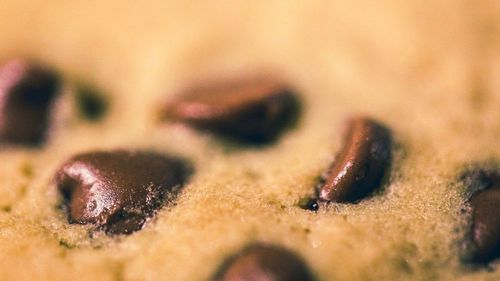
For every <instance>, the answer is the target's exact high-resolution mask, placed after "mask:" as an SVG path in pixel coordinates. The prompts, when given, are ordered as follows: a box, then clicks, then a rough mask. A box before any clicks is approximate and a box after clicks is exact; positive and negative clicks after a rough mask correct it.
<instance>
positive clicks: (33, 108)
mask: <svg viewBox="0 0 500 281" xmlns="http://www.w3.org/2000/svg"><path fill="white" fill-rule="evenodd" d="M58 88H59V79H58V77H57V75H56V74H55V73H54V72H51V71H49V70H46V69H43V68H41V67H40V66H38V65H33V64H29V63H28V62H26V61H22V60H11V61H9V62H7V63H6V64H4V65H3V66H2V67H1V68H0V140H3V141H7V142H13V143H24V144H36V143H39V142H41V141H42V140H43V138H44V137H45V135H46V132H47V129H48V127H49V119H50V111H51V105H52V103H53V100H54V98H55V97H56V95H57V94H58V92H59V91H58Z"/></svg>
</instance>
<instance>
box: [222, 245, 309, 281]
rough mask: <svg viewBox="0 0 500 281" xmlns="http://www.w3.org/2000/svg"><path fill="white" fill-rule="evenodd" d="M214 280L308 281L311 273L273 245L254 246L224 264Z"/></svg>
mask: <svg viewBox="0 0 500 281" xmlns="http://www.w3.org/2000/svg"><path fill="white" fill-rule="evenodd" d="M213 280H215V281H260V280H265V281H310V280H314V278H313V275H312V273H311V272H310V270H309V268H308V267H307V266H306V264H305V263H304V261H302V259H300V258H299V257H298V256H296V255H295V254H294V253H292V252H290V251H288V250H286V249H284V248H281V247H278V246H274V245H263V244H256V245H252V246H249V247H247V248H245V249H243V250H242V251H241V252H240V253H238V254H237V255H235V256H233V257H231V258H229V259H228V260H227V261H226V262H224V263H223V265H222V267H221V269H220V270H219V272H218V273H217V274H216V275H215V278H214V279H213Z"/></svg>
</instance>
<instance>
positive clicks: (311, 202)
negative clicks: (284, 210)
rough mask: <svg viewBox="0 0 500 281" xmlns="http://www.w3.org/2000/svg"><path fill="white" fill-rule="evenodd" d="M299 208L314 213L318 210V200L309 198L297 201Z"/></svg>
mask: <svg viewBox="0 0 500 281" xmlns="http://www.w3.org/2000/svg"><path fill="white" fill-rule="evenodd" d="M299 207H300V208H302V209H304V210H308V211H313V212H316V211H318V210H319V204H318V199H316V198H309V197H307V198H302V199H301V200H300V201H299Z"/></svg>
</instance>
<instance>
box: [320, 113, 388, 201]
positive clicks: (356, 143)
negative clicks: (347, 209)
mask: <svg viewBox="0 0 500 281" xmlns="http://www.w3.org/2000/svg"><path fill="white" fill-rule="evenodd" d="M391 147H392V137H391V133H390V131H389V130H388V129H387V128H385V127H384V126H383V125H381V124H380V123H378V122H377V121H374V120H372V119H370V118H366V117H355V118H353V119H351V120H350V121H349V122H348V130H347V134H346V135H345V139H344V144H343V147H342V149H341V151H340V153H338V154H337V157H336V159H335V162H334V163H333V166H332V167H331V168H330V170H329V172H328V174H327V176H326V177H325V178H324V182H323V183H322V184H321V185H320V186H319V199H321V200H323V201H334V202H355V201H356V200H359V199H361V198H363V197H364V196H366V195H367V194H368V193H370V192H371V191H373V190H374V189H375V188H377V187H378V186H379V185H380V183H381V181H382V178H383V177H384V175H385V173H386V170H387V169H388V167H389V166H390V164H391V158H392V157H391Z"/></svg>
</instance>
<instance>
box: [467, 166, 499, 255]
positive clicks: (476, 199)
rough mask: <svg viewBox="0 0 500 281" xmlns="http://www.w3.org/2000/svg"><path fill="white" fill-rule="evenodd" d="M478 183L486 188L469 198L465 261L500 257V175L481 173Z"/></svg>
mask: <svg viewBox="0 0 500 281" xmlns="http://www.w3.org/2000/svg"><path fill="white" fill-rule="evenodd" d="M477 180H480V181H482V182H481V183H476V184H478V185H481V186H482V187H483V188H484V189H482V190H479V191H476V192H475V193H474V194H473V195H472V197H471V198H470V201H469V204H470V207H471V211H472V213H471V225H470V231H469V234H468V236H469V237H468V238H467V239H466V241H465V245H464V246H465V252H466V253H465V254H464V257H465V260H466V261H469V262H473V263H488V262H490V261H492V260H494V259H497V258H500V178H499V177H498V174H496V173H490V172H482V173H481V174H480V177H478V178H477Z"/></svg>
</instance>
